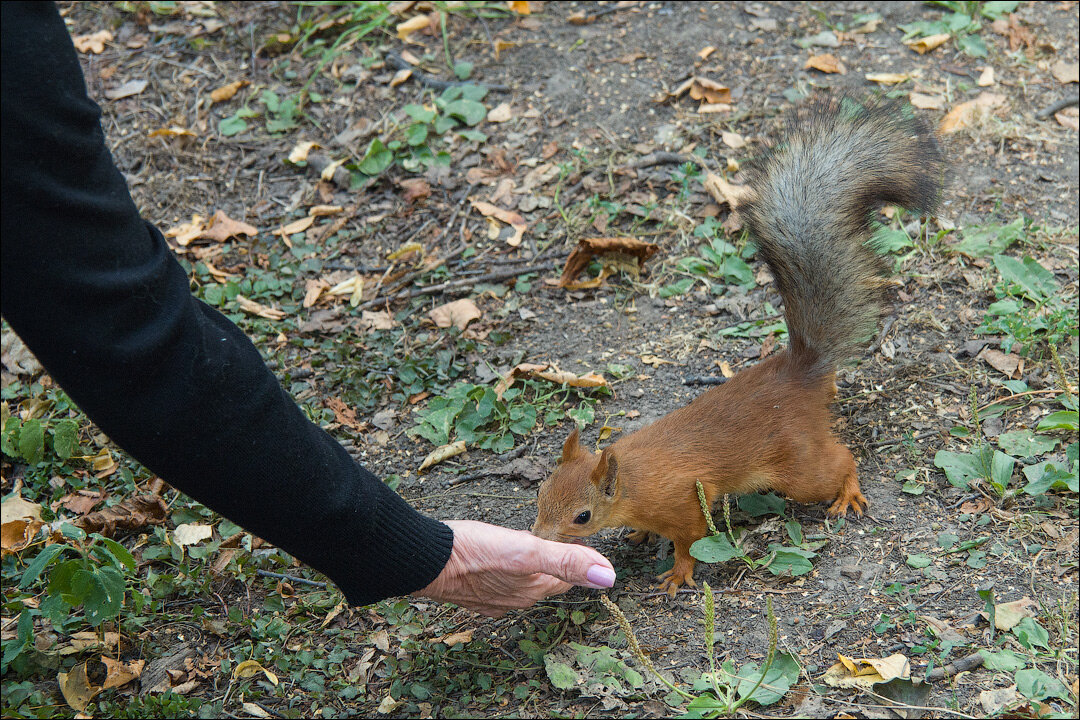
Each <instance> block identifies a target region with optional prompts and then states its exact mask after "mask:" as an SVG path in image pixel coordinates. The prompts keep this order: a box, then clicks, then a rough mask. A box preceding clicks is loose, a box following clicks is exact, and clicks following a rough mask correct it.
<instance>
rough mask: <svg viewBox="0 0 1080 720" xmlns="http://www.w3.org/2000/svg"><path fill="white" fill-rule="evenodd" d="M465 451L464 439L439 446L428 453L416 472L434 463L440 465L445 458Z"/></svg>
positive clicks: (420, 471)
mask: <svg viewBox="0 0 1080 720" xmlns="http://www.w3.org/2000/svg"><path fill="white" fill-rule="evenodd" d="M463 452H465V441H464V440H458V441H456V442H452V443H450V444H449V445H443V446H441V447H437V448H435V449H434V450H432V451H431V452H430V453H428V456H427V457H426V458H424V462H422V463H420V467H419V468H418V469H417V471H416V472H418V473H422V472H424V471H425V470H427V469H428V468H429V467H431V466H432V465H438V464H439V463H441V462H443V461H444V460H449V459H450V458H452V457H454V456H456V455H460V454H461V453H463Z"/></svg>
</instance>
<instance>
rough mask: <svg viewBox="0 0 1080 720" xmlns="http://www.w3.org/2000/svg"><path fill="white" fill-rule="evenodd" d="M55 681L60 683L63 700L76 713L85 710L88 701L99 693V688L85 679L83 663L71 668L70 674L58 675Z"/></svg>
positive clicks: (84, 664) (87, 678) (88, 679)
mask: <svg viewBox="0 0 1080 720" xmlns="http://www.w3.org/2000/svg"><path fill="white" fill-rule="evenodd" d="M56 679H57V681H58V682H59V683H60V692H61V693H63V695H64V700H65V701H66V702H67V704H68V705H69V706H70V707H71V708H72V709H73V710H75V711H76V712H80V713H81V712H82V711H83V710H85V709H86V706H87V705H89V704H90V701H91V700H93V699H94V697H95V696H96V695H97V694H98V693H100V692H101V686H100V685H94V684H93V683H91V682H90V678H89V677H87V675H86V663H84V662H83V663H79V664H78V665H76V666H75V667H73V668H71V671H70V672H66V673H63V672H62V673H58V674H57V676H56Z"/></svg>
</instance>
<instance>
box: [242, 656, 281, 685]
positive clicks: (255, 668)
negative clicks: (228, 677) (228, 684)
mask: <svg viewBox="0 0 1080 720" xmlns="http://www.w3.org/2000/svg"><path fill="white" fill-rule="evenodd" d="M259 673H262V674H263V675H264V676H265V677H266V679H267V680H269V681H270V682H271V683H273V684H274V685H277V684H278V682H279V680H278V676H277V675H275V674H274V673H272V672H270V671H269V670H267V669H266V668H264V667H263V666H262V665H260V664H259V663H258V662H256V661H255V660H245V661H243V662H242V663H240V664H239V665H237V666H236V667H235V668H233V677H234V678H240V679H243V680H246V679H247V678H250V677H255V676H256V675H258V674H259Z"/></svg>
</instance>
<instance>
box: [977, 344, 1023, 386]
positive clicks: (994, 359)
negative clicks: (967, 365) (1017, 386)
mask: <svg viewBox="0 0 1080 720" xmlns="http://www.w3.org/2000/svg"><path fill="white" fill-rule="evenodd" d="M976 359H977V360H982V361H983V362H985V363H986V364H987V365H989V366H990V367H992V368H994V369H995V370H997V371H998V372H1001V373H1003V374H1004V375H1006V376H1007V377H1009V378H1012V379H1014V380H1015V379H1017V378H1019V377H1020V375H1021V373H1022V372H1023V368H1024V365H1023V358H1021V357H1020V356H1019V355H1016V354H1013V353H1009V354H1007V355H1006V354H1005V353H1003V352H1001V351H1000V350H994V349H993V348H989V347H988V348H983V350H982V351H981V352H980V353H979V354H978V355H977V356H976Z"/></svg>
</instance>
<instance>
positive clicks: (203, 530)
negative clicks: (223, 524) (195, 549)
mask: <svg viewBox="0 0 1080 720" xmlns="http://www.w3.org/2000/svg"><path fill="white" fill-rule="evenodd" d="M213 536H214V528H213V526H211V525H206V524H204V523H184V524H182V525H177V526H176V529H175V530H173V542H175V543H176V544H177V545H179V546H180V547H184V546H186V545H198V544H199V543H201V542H202V541H203V540H209V539H210V538H211V537H213Z"/></svg>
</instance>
